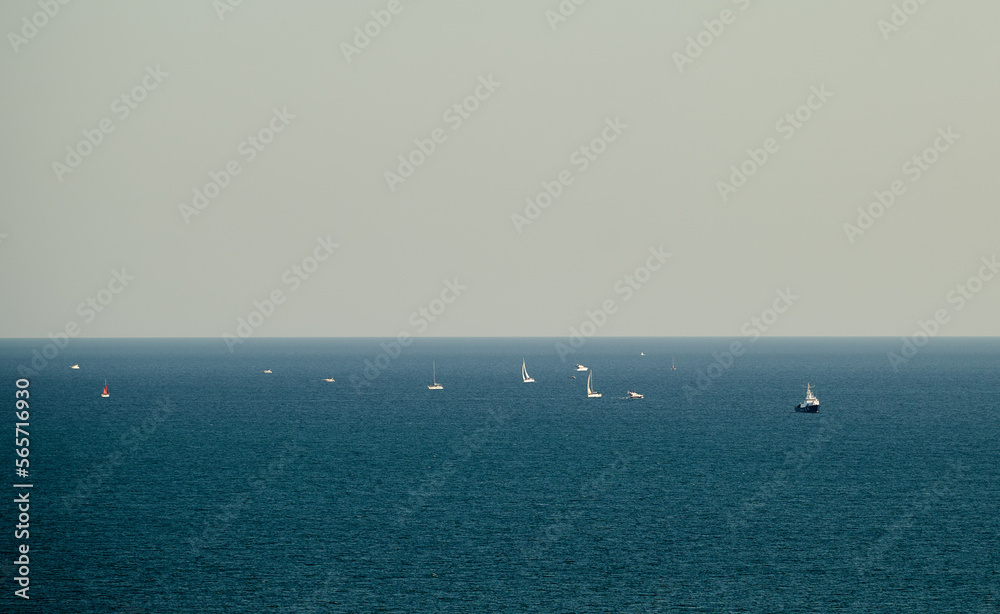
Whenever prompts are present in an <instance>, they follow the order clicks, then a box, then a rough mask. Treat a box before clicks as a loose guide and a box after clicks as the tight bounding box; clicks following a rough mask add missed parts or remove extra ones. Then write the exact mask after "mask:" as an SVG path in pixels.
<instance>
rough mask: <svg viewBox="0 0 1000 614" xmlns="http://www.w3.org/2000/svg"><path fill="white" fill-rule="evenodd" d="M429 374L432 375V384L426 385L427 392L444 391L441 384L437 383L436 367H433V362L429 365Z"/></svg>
mask: <svg viewBox="0 0 1000 614" xmlns="http://www.w3.org/2000/svg"><path fill="white" fill-rule="evenodd" d="M431 373H433V374H434V383H433V384H428V385H427V389H428V390H444V386H442V385H441V384H439V383H438V380H437V365H435V364H434V363H433V362H432V363H431Z"/></svg>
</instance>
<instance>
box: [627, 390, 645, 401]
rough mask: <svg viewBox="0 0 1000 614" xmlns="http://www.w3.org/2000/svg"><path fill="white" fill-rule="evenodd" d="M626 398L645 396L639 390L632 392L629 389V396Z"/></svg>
mask: <svg viewBox="0 0 1000 614" xmlns="http://www.w3.org/2000/svg"><path fill="white" fill-rule="evenodd" d="M625 398H626V399H642V398H645V397H643V396H642V395H641V394H639V393H638V392H632V391H631V390H629V391H628V396H627V397H625Z"/></svg>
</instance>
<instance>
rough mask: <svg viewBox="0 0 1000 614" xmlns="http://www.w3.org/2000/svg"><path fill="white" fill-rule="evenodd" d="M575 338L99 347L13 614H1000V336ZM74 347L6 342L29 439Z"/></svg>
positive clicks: (40, 464)
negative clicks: (812, 396) (895, 356)
mask: <svg viewBox="0 0 1000 614" xmlns="http://www.w3.org/2000/svg"><path fill="white" fill-rule="evenodd" d="M556 341H558V340H553V339H503V340H501V339H420V340H417V341H415V342H414V343H413V344H412V345H411V346H409V347H406V348H404V349H402V352H401V353H400V354H399V355H398V356H394V357H390V356H388V355H384V356H383V352H384V350H383V349H382V347H383V346H381V345H380V344H388V341H387V340H377V339H355V340H346V339H317V340H304V339H251V340H248V341H247V342H246V343H245V344H243V345H240V346H238V347H237V348H236V351H235V352H234V353H232V354H230V353H229V352H228V351H227V350H226V347H225V345H224V344H223V343H222V342H221V341H220V340H218V339H212V340H194V339H188V340H184V339H181V340H76V339H74V340H72V341H71V342H70V344H69V345H68V347H66V348H65V349H63V350H61V351H60V352H59V353H58V355H57V356H56V357H55V358H52V359H51V360H48V361H47V362H48V364H46V365H45V366H44V368H42V369H40V370H39V373H38V374H37V375H33V376H31V377H30V378H28V379H29V380H30V386H29V391H30V395H31V396H30V404H31V405H30V411H31V417H30V427H29V429H28V430H29V432H30V456H29V459H30V461H31V464H30V476H29V477H28V478H17V477H16V476H15V474H14V462H13V459H14V458H16V457H15V456H14V450H13V446H12V445H11V447H9V448H8V452H7V453H6V455H7V456H8V459H9V461H8V462H9V463H10V465H9V471H10V473H9V474H8V475H9V484H14V483H23V482H25V481H26V480H30V482H31V483H32V484H33V485H34V486H33V488H32V489H31V491H30V492H31V494H30V500H31V508H30V516H31V519H30V525H31V526H30V537H29V539H27V540H15V539H14V525H15V524H16V522H17V520H16V513H17V512H16V510H15V507H16V506H15V504H13V503H12V501H13V499H14V495H15V494H17V492H20V491H18V490H16V489H13V490H9V491H8V492H9V493H10V495H9V496H8V497H6V499H7V501H8V503H6V504H4V505H3V512H2V514H0V517H2V518H3V521H4V522H5V523H6V524H7V527H6V528H5V529H4V531H3V532H4V535H5V536H6V537H5V538H4V539H3V540H0V546H2V547H3V554H2V556H3V557H4V558H5V559H6V560H8V561H13V560H14V558H15V554H14V549H15V547H16V545H18V544H21V543H28V544H30V548H31V549H30V561H31V564H30V580H31V584H30V592H29V594H30V596H31V599H30V602H29V603H27V604H25V603H23V600H21V599H19V598H16V597H14V596H13V591H14V590H15V589H16V588H18V586H17V585H16V584H15V582H14V580H13V576H14V573H15V572H14V570H15V569H16V566H13V565H8V566H7V568H6V569H7V571H6V576H5V580H4V586H5V587H6V588H7V590H6V594H4V596H3V597H2V599H0V609H2V610H4V611H13V609H14V607H15V606H16V607H18V608H23V609H24V610H25V611H38V612H74V613H77V612H79V613H83V612H801V613H814V612H823V613H825V612H973V613H986V612H991V613H992V612H997V611H1000V605H998V604H1000V580H998V578H1000V547H998V544H1000V539H998V538H1000V514H998V513H997V512H998V510H997V506H998V501H1000V497H998V494H1000V476H998V465H997V461H998V444H1000V428H998V427H1000V411H998V410H1000V402H998V398H1000V396H998V382H1000V340H997V339H944V338H937V339H933V340H931V342H930V343H929V344H928V345H927V346H925V347H923V348H921V349H920V350H919V352H918V353H917V355H916V356H914V357H913V358H911V359H909V360H908V362H906V363H905V364H901V365H897V366H898V369H894V368H893V366H892V365H891V364H890V362H889V360H888V359H887V352H897V353H898V352H899V351H900V341H899V340H898V339H761V340H760V341H758V342H756V343H753V344H748V345H747V348H748V350H747V351H746V353H744V354H742V355H740V356H736V357H733V358H732V360H731V362H730V360H729V357H727V356H725V355H724V352H725V351H726V349H727V348H728V346H729V343H730V340H725V339H663V338H655V339H591V340H588V341H587V342H586V343H585V344H584V345H583V346H582V347H581V348H579V349H578V350H576V351H575V353H573V354H572V355H570V356H568V357H567V359H566V360H561V359H560V357H559V355H558V354H557V352H556V349H555V346H554V344H555V342H556ZM744 341H745V340H744ZM45 343H46V342H45V341H44V340H5V341H0V375H2V377H3V381H2V389H3V390H4V391H5V395H6V398H7V401H6V403H7V405H8V410H7V411H6V412H5V415H6V416H7V420H8V422H7V426H6V428H8V429H10V431H8V432H10V433H11V434H13V430H14V423H15V421H16V420H15V417H14V393H15V390H16V388H15V381H16V380H17V377H18V375H17V373H18V366H19V365H24V366H28V365H30V361H31V359H32V353H33V351H35V350H41V349H42V348H43V346H44V345H45ZM640 352H643V353H644V354H645V355H644V356H641V355H640ZM50 355H51V352H50ZM522 358H523V359H525V360H526V361H527V366H528V370H529V372H530V373H531V375H532V377H534V378H535V379H536V382H535V383H532V384H524V383H522V382H521V377H520V369H521V360H522ZM671 359H674V360H676V364H677V369H676V370H675V371H672V370H670V363H671ZM366 360H367V361H370V362H371V364H372V365H373V366H371V367H369V370H368V375H369V376H376V375H377V377H374V378H372V379H369V378H367V377H365V373H364V369H365V367H366V363H365V361H366ZM432 361H434V362H436V366H437V380H438V381H439V382H441V383H442V384H443V385H444V390H436V391H432V390H428V389H427V387H426V384H429V383H430V382H431V363H432ZM577 362H580V363H583V364H585V365H587V366H588V367H592V368H593V371H594V387H595V388H596V389H597V390H599V391H601V392H603V393H604V396H603V397H602V398H600V399H588V398H586V395H585V386H586V373H578V372H576V371H574V369H573V366H574V365H575V363H577ZM74 363H79V364H80V369H79V370H71V369H70V368H69V366H70V365H72V364H74ZM38 364H41V363H36V366H37V365H38ZM376 364H377V365H379V366H378V367H375V366H374V365H376ZM713 364H717V365H718V366H716V367H713V368H712V369H711V371H710V372H711V374H712V376H713V377H712V378H708V377H707V375H706V376H704V377H701V378H700V380H699V373H706V371H707V369H708V368H709V367H710V366H711V365H713ZM264 369H271V370H272V371H273V372H272V373H271V374H264V373H262V371H263V370H264ZM352 376H353V377H354V378H357V379H356V380H355V384H352V383H351V379H352ZM570 376H576V379H572V378H571V377H570ZM325 377H334V378H335V379H336V382H335V383H327V382H324V381H322V379H323V378H325ZM105 379H106V380H107V383H108V387H109V390H110V393H111V396H110V397H109V398H101V397H100V392H101V389H102V387H103V386H104V382H105ZM362 380H363V381H364V384H363V385H360V384H357V381H362ZM699 381H700V383H701V386H702V388H701V389H699V388H698V387H697V386H698V382H699ZM807 382H811V383H812V385H813V387H814V390H815V393H816V395H817V396H818V397H819V399H820V401H821V402H822V407H821V411H820V413H819V414H802V413H795V412H794V411H792V407H793V405H795V404H796V403H798V402H799V401H801V400H802V397H803V392H804V390H803V387H804V385H805V384H806V383H807ZM630 389H631V390H637V391H639V392H641V393H643V394H645V397H646V398H645V399H643V400H639V401H627V400H625V399H624V398H623V397H624V395H625V392H626V390H630ZM8 441H9V440H8ZM10 444H13V442H10V441H9V445H10ZM8 488H9V487H8ZM8 557H9V558H8ZM18 611H20V609H19V610H18Z"/></svg>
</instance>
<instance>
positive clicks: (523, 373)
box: [521, 358, 535, 384]
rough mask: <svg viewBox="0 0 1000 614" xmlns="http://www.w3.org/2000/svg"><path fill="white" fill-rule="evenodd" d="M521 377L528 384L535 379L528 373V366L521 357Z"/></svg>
mask: <svg viewBox="0 0 1000 614" xmlns="http://www.w3.org/2000/svg"><path fill="white" fill-rule="evenodd" d="M521 379H523V380H524V383H525V384H530V383H531V382H533V381H535V378H533V377H531V376H530V375H528V367H526V366H525V365H524V359H523V358H522V359H521Z"/></svg>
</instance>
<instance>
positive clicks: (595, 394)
mask: <svg viewBox="0 0 1000 614" xmlns="http://www.w3.org/2000/svg"><path fill="white" fill-rule="evenodd" d="M593 383H594V371H593V370H591V372H590V373H589V374H588V375H587V398H588V399H598V398H600V397H601V393H600V392H595V391H594V389H593V388H592V385H593Z"/></svg>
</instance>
